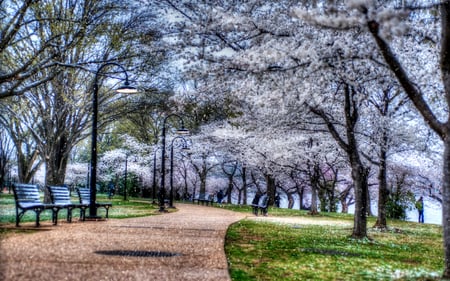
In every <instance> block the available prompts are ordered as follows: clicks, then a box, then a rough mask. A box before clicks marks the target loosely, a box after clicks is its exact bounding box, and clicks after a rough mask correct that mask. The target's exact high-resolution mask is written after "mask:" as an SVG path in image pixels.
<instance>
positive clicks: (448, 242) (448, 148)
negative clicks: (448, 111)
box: [442, 79, 450, 278]
mask: <svg viewBox="0 0 450 281" xmlns="http://www.w3.org/2000/svg"><path fill="white" fill-rule="evenodd" d="M449 81H450V79H449ZM447 130H448V131H449V134H448V135H450V128H448V129H447ZM444 145H445V150H444V157H443V158H444V159H443V160H444V170H443V175H444V176H443V180H442V182H443V194H442V201H443V204H442V227H443V231H444V252H445V267H444V274H443V277H444V278H450V224H449V223H448V222H449V221H450V138H446V139H445V140H444Z"/></svg>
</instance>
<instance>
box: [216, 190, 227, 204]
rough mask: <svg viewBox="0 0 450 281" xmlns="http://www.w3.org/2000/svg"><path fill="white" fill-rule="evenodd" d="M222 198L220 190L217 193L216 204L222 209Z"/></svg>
mask: <svg viewBox="0 0 450 281" xmlns="http://www.w3.org/2000/svg"><path fill="white" fill-rule="evenodd" d="M224 196H225V195H224V194H223V191H222V189H221V190H219V192H217V204H219V206H220V207H222V200H223V197H224Z"/></svg>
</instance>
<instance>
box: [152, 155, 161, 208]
mask: <svg viewBox="0 0 450 281" xmlns="http://www.w3.org/2000/svg"><path fill="white" fill-rule="evenodd" d="M158 149H160V148H159V147H158V148H156V149H155V152H154V153H153V184H152V198H153V202H152V204H156V201H155V198H156V152H158Z"/></svg>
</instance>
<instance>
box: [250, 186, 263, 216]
mask: <svg viewBox="0 0 450 281" xmlns="http://www.w3.org/2000/svg"><path fill="white" fill-rule="evenodd" d="M259 198H261V193H260V192H259V191H256V194H255V197H253V201H252V208H253V214H254V215H255V216H257V215H258V208H259Z"/></svg>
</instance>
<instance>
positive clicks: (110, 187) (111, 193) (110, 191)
mask: <svg viewBox="0 0 450 281" xmlns="http://www.w3.org/2000/svg"><path fill="white" fill-rule="evenodd" d="M115 191H116V188H115V186H114V183H113V181H110V182H109V183H108V198H109V199H111V198H112V197H113V196H114V192H115Z"/></svg>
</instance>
